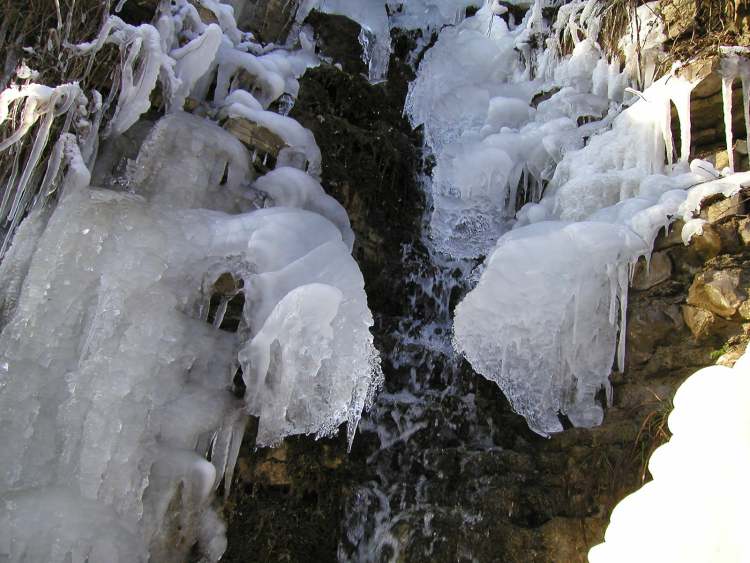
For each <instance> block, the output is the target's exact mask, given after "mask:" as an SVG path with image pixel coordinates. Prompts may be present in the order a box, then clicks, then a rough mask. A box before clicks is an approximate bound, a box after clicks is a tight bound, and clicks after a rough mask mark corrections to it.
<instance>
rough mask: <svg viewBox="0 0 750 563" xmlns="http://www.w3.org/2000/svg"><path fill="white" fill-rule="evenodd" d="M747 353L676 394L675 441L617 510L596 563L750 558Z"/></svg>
mask: <svg viewBox="0 0 750 563" xmlns="http://www.w3.org/2000/svg"><path fill="white" fill-rule="evenodd" d="M748 396H750V355H748V354H745V356H743V357H742V358H741V359H740V360H739V361H738V362H737V363H736V364H735V366H734V368H728V367H724V366H712V367H709V368H705V369H702V370H700V371H699V372H697V373H695V374H693V375H692V376H690V377H689V378H688V379H687V380H686V381H685V383H683V384H682V386H681V387H680V388H679V389H678V390H677V393H676V395H675V397H674V410H673V411H672V414H670V415H669V429H670V431H671V432H672V438H671V439H670V440H669V442H668V443H666V444H664V445H663V446H661V447H660V448H659V449H657V450H656V451H655V452H654V454H653V455H652V456H651V460H650V461H649V465H648V468H649V471H650V472H651V475H652V476H653V481H650V482H649V483H646V484H645V485H644V486H643V487H641V489H640V490H638V491H636V492H635V493H633V494H631V495H630V496H628V497H626V498H625V499H624V500H622V501H621V502H620V503H619V504H618V505H617V506H616V507H615V509H614V511H613V512H612V516H611V519H610V524H609V527H608V528H607V532H606V535H605V542H604V543H602V544H600V545H598V546H596V547H594V548H593V549H592V550H591V551H590V552H589V561H590V562H591V563H626V562H631V561H642V562H644V563H660V562H663V561H680V562H684V563H704V562H707V561H716V562H721V563H741V562H744V561H748V560H750V544H748V542H747V530H746V528H747V526H746V523H747V519H746V517H745V513H746V511H747V506H748V503H749V502H750V486H748V482H747V475H748V472H750V411H748V409H747V398H748Z"/></svg>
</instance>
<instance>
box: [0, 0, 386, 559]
mask: <svg viewBox="0 0 750 563" xmlns="http://www.w3.org/2000/svg"><path fill="white" fill-rule="evenodd" d="M201 4H202V5H203V7H205V8H208V9H210V10H211V11H212V12H213V13H214V15H215V16H216V19H217V21H218V23H211V24H208V25H206V24H204V23H203V22H201V20H200V18H199V17H198V13H197V11H196V8H195V7H194V6H193V5H192V4H189V3H188V2H186V1H182V0H178V1H176V2H172V3H171V4H169V5H168V6H167V5H165V6H164V8H165V9H166V11H165V12H164V11H162V12H160V16H159V17H158V18H157V24H156V25H154V26H152V25H150V24H143V25H141V26H139V27H134V26H130V25H128V24H125V23H124V22H122V20H120V19H119V18H116V17H112V18H110V19H109V20H108V21H107V22H106V24H105V26H104V28H103V30H102V32H101V33H100V35H99V37H98V39H96V40H95V41H92V42H91V43H88V44H83V45H77V46H74V47H71V49H73V50H74V51H76V52H78V53H79V54H82V55H87V56H93V55H94V54H95V53H97V51H98V50H99V49H100V48H101V47H102V45H104V44H105V43H107V42H112V43H115V44H116V45H119V46H120V48H121V49H122V50H123V59H122V64H123V68H122V73H121V76H122V79H121V82H120V84H119V85H118V86H117V90H116V92H115V93H114V94H113V98H112V99H113V101H114V100H116V104H115V105H116V107H115V110H114V112H113V114H112V117H111V119H110V120H108V121H107V122H106V123H105V124H104V127H103V131H104V135H105V136H107V137H109V140H110V141H111V140H112V139H116V138H118V137H120V136H122V135H123V134H124V133H125V132H128V131H129V130H131V129H133V130H135V129H138V130H139V131H140V130H145V131H147V132H148V133H147V135H146V136H145V139H144V140H143V141H142V143H140V150H139V151H138V154H137V157H134V158H132V159H131V160H129V161H127V159H125V160H126V161H127V166H125V170H126V172H125V175H124V176H123V177H122V178H119V179H118V181H117V182H112V183H111V184H112V186H113V188H115V189H103V188H102V187H97V186H95V185H92V183H91V173H90V170H92V169H93V167H94V165H95V164H96V154H97V145H98V143H97V140H96V137H98V135H97V133H98V131H99V125H100V124H101V121H102V116H103V111H102V104H101V96H99V95H98V94H96V93H95V94H94V95H93V99H94V100H95V102H96V103H95V104H94V107H93V111H94V115H93V116H91V115H90V114H89V113H87V112H88V105H87V99H86V98H85V97H84V96H83V93H82V92H81V90H80V88H79V87H78V86H77V85H74V84H71V85H65V86H60V87H58V88H56V89H52V88H47V87H44V86H39V85H31V86H24V87H22V88H18V87H12V88H11V89H9V90H6V91H5V92H3V93H2V94H0V122H2V121H5V119H6V117H7V115H8V114H9V113H12V112H19V111H20V113H21V116H22V119H21V120H20V122H19V123H20V126H19V127H18V128H17V129H16V130H15V131H14V132H12V133H11V135H10V136H8V137H7V138H6V139H5V140H4V141H3V145H2V147H1V148H2V149H7V148H8V147H10V146H12V145H14V144H15V143H17V142H19V140H20V139H22V138H23V137H24V135H26V134H27V133H28V132H29V130H30V128H31V126H32V125H33V124H34V122H35V121H37V120H40V119H41V120H42V126H41V127H40V128H38V129H37V130H36V140H35V142H34V143H35V144H34V146H33V151H32V154H31V157H30V158H29V159H28V162H27V164H26V169H25V170H24V172H23V177H22V178H21V179H20V180H21V181H20V182H16V181H15V178H11V182H10V183H9V184H8V186H6V191H5V199H4V202H3V210H4V217H5V216H10V215H13V214H15V215H13V216H14V217H17V218H20V217H21V216H22V215H23V213H24V211H25V210H26V208H27V207H28V206H26V207H24V202H26V203H29V204H30V203H31V200H32V197H33V196H34V194H37V195H36V199H35V203H34V205H32V206H31V207H32V209H31V211H30V213H29V215H28V217H27V218H26V219H25V220H24V221H23V223H21V225H20V227H19V228H18V229H16V230H15V232H14V237H13V243H12V245H11V246H10V248H9V250H8V252H7V254H6V255H5V257H4V259H3V261H2V263H0V286H1V287H2V291H1V292H0V315H1V316H0V329H1V332H0V381H1V383H0V449H2V452H3V453H2V463H0V554H2V558H3V559H4V560H6V559H7V560H8V561H11V562H29V563H32V562H33V563H36V562H39V561H49V562H64V561H102V562H104V561H106V562H116V561H129V562H130V561H148V560H151V561H160V562H161V561H164V562H166V561H182V560H185V558H186V557H187V554H188V551H189V550H190V549H192V548H193V547H194V546H195V545H197V546H198V549H199V551H200V554H201V557H202V558H203V559H202V560H205V561H217V560H219V558H220V557H221V555H222V553H223V551H224V548H225V545H226V540H225V538H224V534H223V523H222V522H221V521H220V519H219V517H218V515H217V514H216V512H215V511H214V509H213V507H212V503H213V500H214V496H215V493H216V492H217V490H219V488H220V487H222V488H223V491H224V492H225V493H227V492H228V491H229V488H230V485H231V479H232V472H233V468H234V464H235V462H236V459H237V455H238V452H239V447H240V443H241V441H242V437H243V433H244V429H245V425H246V421H247V419H248V417H249V416H254V417H257V419H258V432H257V437H256V444H258V445H272V444H277V443H278V442H280V441H281V440H282V439H283V438H284V437H286V436H289V435H292V434H301V433H306V434H315V435H317V436H328V435H331V434H334V433H335V432H337V431H338V428H339V427H340V426H341V425H342V424H344V423H346V424H347V430H348V437H349V441H350V443H351V440H352V438H353V436H354V432H355V430H356V427H357V424H358V422H359V418H360V416H361V413H362V410H363V408H364V407H365V405H366V403H367V402H368V401H369V400H371V398H372V394H373V393H374V391H375V389H376V388H377V386H378V385H379V382H380V378H381V377H382V376H381V375H380V371H379V357H378V354H377V351H376V350H375V348H374V346H373V339H372V335H371V334H370V330H369V329H370V327H371V326H372V323H373V319H372V315H371V313H370V311H369V309H368V307H367V298H366V295H365V292H364V281H363V278H362V274H361V273H360V271H359V268H358V266H357V264H356V262H355V261H354V259H353V258H352V256H351V249H352V244H353V239H354V236H353V233H352V231H351V228H350V226H349V220H348V217H347V214H346V212H345V210H344V209H343V207H341V205H340V204H338V203H337V202H336V201H335V200H334V199H333V198H331V197H330V196H328V195H326V194H325V192H324V191H323V188H322V187H321V186H320V184H319V183H318V182H317V180H316V179H315V176H316V175H317V174H319V172H320V151H319V149H318V148H317V145H316V144H315V140H314V138H313V136H312V134H311V133H310V132H309V131H307V130H306V129H304V128H303V127H301V126H300V125H299V124H298V123H296V122H295V121H294V120H292V119H290V118H288V117H284V116H281V115H278V114H275V113H273V112H271V111H269V110H268V109H267V108H268V106H269V105H270V104H271V103H272V102H274V101H275V100H276V99H277V98H279V97H280V96H282V95H284V94H288V95H290V96H292V97H293V96H295V95H296V93H297V89H298V87H299V85H298V83H297V78H298V77H299V76H300V75H301V74H302V73H304V71H305V69H306V68H308V66H309V65H312V64H316V61H317V59H316V57H315V56H314V54H312V53H311V52H308V51H305V50H304V49H303V50H301V51H299V50H298V51H286V50H281V49H277V48H274V49H272V50H268V51H264V50H263V48H262V47H261V46H260V45H257V44H256V43H254V42H253V41H252V37H251V36H249V35H248V34H244V33H242V32H240V31H239V30H238V29H237V27H236V24H235V23H234V19H233V17H232V11H231V8H230V7H229V6H226V5H224V4H220V3H218V2H213V1H211V0H201ZM243 72H244V73H247V74H246V75H244V76H242V73H243ZM214 79H216V80H217V87H216V89H215V96H214V97H213V99H206V96H207V92H208V85H210V83H211V82H212V81H213V80H214ZM159 80H161V84H162V88H163V93H164V100H165V110H166V115H165V116H164V117H162V118H161V119H159V120H158V121H157V122H156V123H155V124H153V125H151V124H150V122H148V121H139V120H140V119H141V116H142V115H143V113H144V112H146V111H147V110H148V109H149V107H150V105H151V102H150V97H151V93H152V90H153V89H154V88H155V86H156V84H157V81H159ZM188 96H190V97H192V98H193V99H194V100H196V101H197V104H198V105H199V107H200V113H201V114H202V116H199V115H193V114H189V113H186V112H184V111H183V109H182V108H183V105H184V103H185V100H186V98H187V97H188ZM63 114H67V115H68V116H69V120H70V121H71V122H72V121H74V120H76V121H87V123H88V125H89V126H88V127H87V128H84V127H80V128H76V132H77V133H79V134H78V135H76V134H73V133H70V132H65V133H63V134H62V136H61V137H60V139H59V140H58V141H57V143H56V144H55V146H54V148H53V150H52V157H51V159H50V165H49V166H48V169H47V173H46V174H45V175H44V178H43V179H41V181H40V183H41V186H42V188H43V189H42V191H39V184H36V185H31V184H32V183H33V182H30V180H29V179H30V178H32V177H34V175H33V174H32V172H34V169H35V168H36V167H37V165H38V161H39V158H40V154H41V152H42V150H43V149H44V146H45V145H46V144H47V137H48V135H49V131H50V123H51V121H52V120H53V119H54V118H55V117H58V116H61V115H63ZM229 117H234V118H244V119H248V120H252V122H253V123H254V124H255V125H256V126H260V127H265V128H267V129H268V130H270V131H271V132H272V133H274V134H276V135H278V137H280V138H281V139H282V141H283V142H284V143H285V144H284V146H281V147H279V151H280V152H279V159H278V162H279V165H280V166H279V167H278V168H277V169H275V170H271V171H270V172H268V173H266V174H265V175H264V176H262V177H260V178H256V172H255V170H254V168H253V160H252V158H251V152H250V151H249V150H248V148H247V147H246V146H245V145H244V144H243V143H242V142H240V140H238V139H237V138H235V137H234V136H233V135H232V134H230V133H229V132H227V131H226V130H225V129H224V128H222V127H221V126H220V123H222V122H223V121H224V120H226V119H227V118H229ZM86 118H89V119H88V120H87V119H86ZM136 123H137V124H138V127H135V125H136ZM81 133H88V134H91V135H93V137H95V138H94V139H93V140H92V139H91V137H90V136H85V135H83V134H81ZM134 135H135V133H134ZM136 138H137V137H136ZM113 147H114V148H113ZM116 147H117V145H116V144H110V145H109V147H108V149H107V150H108V151H110V152H112V151H114V156H112V155H111V154H108V156H107V158H109V159H111V161H112V162H110V161H109V160H108V161H107V162H106V163H105V165H104V166H103V169H104V172H103V173H102V174H103V177H105V179H106V176H107V174H108V173H114V172H113V170H110V169H111V168H112V166H111V165H112V163H113V162H114V163H115V164H117V163H116V161H117V158H118V154H117V150H116ZM296 153H301V154H303V155H305V158H306V163H307V170H308V173H306V172H305V171H303V170H300V169H298V168H299V166H298V168H291V167H289V166H283V164H285V163H287V164H295V163H296V164H300V163H299V162H298V161H297V160H295V159H294V158H293V156H294V154H296ZM119 157H120V158H125V157H124V156H123V155H122V154H120V155H119ZM302 168H304V166H303V167H302ZM36 177H37V179H38V178H39V177H38V175H37V176H36ZM14 182H15V183H14ZM53 187H54V189H52V188H53ZM48 188H49V189H48ZM123 188H124V189H123ZM14 190H15V191H14ZM13 194H15V196H13ZM11 197H13V198H14V199H13V200H12V201H11ZM11 203H12V206H11ZM238 307H239V309H238Z"/></svg>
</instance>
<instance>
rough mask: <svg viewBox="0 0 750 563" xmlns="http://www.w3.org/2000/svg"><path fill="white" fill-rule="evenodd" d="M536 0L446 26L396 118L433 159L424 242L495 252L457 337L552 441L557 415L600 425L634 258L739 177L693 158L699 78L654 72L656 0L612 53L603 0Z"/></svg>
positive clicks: (619, 352) (460, 252) (659, 37)
mask: <svg viewBox="0 0 750 563" xmlns="http://www.w3.org/2000/svg"><path fill="white" fill-rule="evenodd" d="M544 5H545V4H544V2H541V1H536V2H533V3H529V10H528V12H527V14H526V16H525V18H524V19H523V21H522V22H517V23H516V22H513V20H512V19H511V18H507V20H506V18H503V17H500V16H501V15H503V14H502V10H498V9H496V7H494V8H493V5H492V4H491V3H487V4H486V5H485V7H483V8H482V9H480V10H479V12H478V13H477V14H476V15H475V16H474V17H471V18H468V19H466V20H464V21H463V22H462V23H460V24H459V25H457V26H455V27H450V28H446V29H444V30H443V31H442V32H441V34H440V36H439V38H438V41H437V43H436V44H435V46H434V47H433V48H431V49H430V50H429V51H428V52H427V54H426V55H425V57H424V60H423V62H422V63H421V65H420V67H419V71H418V75H417V79H416V80H415V82H413V83H412V85H411V87H410V90H409V96H408V99H407V104H406V111H407V114H408V115H409V118H410V119H411V122H412V124H413V125H415V126H416V125H423V126H424V133H425V140H426V144H427V148H428V149H429V150H430V151H432V152H433V154H434V156H435V159H436V166H435V168H434V172H433V181H432V184H431V185H432V188H431V193H430V195H431V199H432V206H433V211H432V217H431V224H430V229H431V232H430V235H431V238H432V240H433V242H434V244H435V247H436V248H437V249H438V250H439V251H441V252H444V253H446V254H448V255H450V256H452V257H453V258H458V259H462V258H463V259H465V258H477V257H483V256H488V258H487V259H486V262H485V269H484V271H483V274H482V277H481V280H480V282H479V284H478V286H477V287H476V289H475V290H474V291H472V292H471V293H469V295H468V296H467V297H466V298H465V299H464V301H463V302H462V303H461V304H459V306H458V307H457V308H456V312H455V326H454V339H455V345H456V348H457V349H458V350H459V351H460V352H461V353H463V354H465V355H466V357H467V358H468V359H469V361H470V362H471V363H472V365H473V367H474V368H475V369H476V370H477V371H478V372H479V373H480V374H482V375H484V376H485V377H487V378H489V379H491V380H493V381H495V382H496V383H498V385H499V386H500V387H501V388H502V389H503V391H504V392H505V394H506V395H507V396H508V397H509V399H510V401H511V403H512V404H513V406H514V407H515V409H516V410H517V411H518V412H520V413H521V414H523V415H524V416H525V417H526V418H527V421H528V422H529V425H530V426H531V428H533V429H534V430H535V431H537V432H539V433H541V434H545V435H546V434H548V433H550V432H555V431H559V430H561V429H562V423H561V421H560V420H559V417H560V415H564V416H566V417H567V418H568V419H569V420H570V422H572V423H573V424H574V425H576V426H593V425H596V424H598V423H600V422H601V420H602V416H603V408H602V404H600V401H599V400H598V399H597V396H598V394H599V391H600V390H603V391H604V392H605V393H604V397H606V398H607V399H606V401H607V402H608V401H609V399H610V394H611V393H610V386H609V382H608V377H609V373H610V371H611V368H612V366H613V363H614V361H615V358H617V363H618V364H619V366H620V368H621V369H622V366H623V362H624V339H623V338H619V335H621V334H624V333H625V326H624V322H625V315H626V297H627V286H628V281H629V275H630V268H631V266H632V265H633V264H634V263H635V262H636V260H637V259H638V258H639V257H640V256H646V257H648V256H649V255H650V251H651V246H652V244H653V241H654V239H655V238H656V235H657V234H658V232H659V230H660V229H662V228H666V227H667V226H668V225H669V224H670V223H671V221H672V220H673V219H674V218H675V217H678V216H682V217H684V218H685V219H686V220H687V221H689V220H690V219H691V218H692V215H693V211H694V210H695V208H696V207H697V206H698V205H699V203H700V199H699V194H703V193H705V192H706V191H711V190H713V189H719V190H720V191H727V192H732V191H736V190H737V189H739V187H740V185H742V184H743V183H744V182H746V181H747V179H748V178H747V177H746V175H738V176H734V177H730V178H729V179H727V180H726V181H723V180H720V181H717V180H716V179H717V178H719V176H720V174H719V172H717V171H716V170H713V168H712V167H711V166H710V165H708V166H707V165H704V164H701V163H694V165H693V166H691V167H688V162H687V161H688V157H689V147H690V142H691V139H690V123H689V116H690V111H689V100H690V92H691V90H692V89H693V87H694V86H695V84H694V83H692V82H690V81H689V80H687V79H686V78H684V77H683V76H682V74H681V73H680V69H679V67H678V66H676V67H675V68H673V69H672V71H671V72H670V73H668V75H666V76H664V77H663V78H661V79H660V80H657V81H654V79H655V68H656V64H657V62H658V57H659V49H660V43H661V42H662V41H663V39H664V35H663V32H662V29H661V27H660V24H659V22H658V20H657V19H656V18H655V17H654V15H653V11H652V8H653V6H652V5H651V4H649V5H644V6H642V7H641V8H639V9H638V11H637V12H636V18H638V25H635V23H634V22H631V25H630V27H629V29H628V32H627V33H626V34H625V36H624V37H623V38H622V40H621V41H620V47H621V50H622V51H623V53H624V54H625V61H622V63H621V62H620V61H618V60H617V59H608V58H607V56H606V54H605V53H604V51H603V50H602V48H601V47H600V46H599V44H598V43H597V39H598V34H599V30H600V27H601V26H600V23H601V22H600V16H601V12H602V9H603V7H604V4H602V3H599V2H596V1H573V2H569V3H566V4H564V5H562V6H560V7H559V9H558V10H557V15H556V19H555V20H554V21H553V22H549V21H546V20H545V18H544V17H543V7H544ZM566 40H567V41H570V42H571V43H572V50H571V51H570V52H569V53H568V54H565V52H564V51H563V49H562V44H563V43H564V42H565V41H566ZM636 44H638V47H636ZM726 57H727V60H728V62H725V63H724V64H723V66H724V68H725V70H724V74H725V77H726V76H734V75H738V73H739V72H740V71H739V70H736V71H735V70H733V69H742V68H744V65H745V63H744V59H742V58H741V57H739V62H738V61H736V60H735V59H734V58H732V57H738V56H737V55H736V54H735V53H733V52H732V53H728V54H727V55H726ZM623 63H624V64H623ZM727 69H728V70H727ZM725 81H726V80H725ZM730 87H731V84H730ZM635 88H643V91H642V92H639V91H637V90H635ZM671 104H674V105H675V106H676V108H677V113H678V117H679V119H680V125H681V131H682V138H681V146H682V151H681V154H680V155H676V156H675V154H674V152H675V151H674V139H672V133H671V124H670V105H671ZM717 182H718V184H722V182H725V184H722V186H723V187H721V188H718V187H717V186H718V184H717ZM696 185H698V187H696ZM524 202H527V203H526V205H524V206H523V207H522V208H521V209H520V210H519V211H518V212H516V210H517V209H518V207H519V206H521V204H523V203H524ZM691 225H692V223H691ZM511 229H512V230H511Z"/></svg>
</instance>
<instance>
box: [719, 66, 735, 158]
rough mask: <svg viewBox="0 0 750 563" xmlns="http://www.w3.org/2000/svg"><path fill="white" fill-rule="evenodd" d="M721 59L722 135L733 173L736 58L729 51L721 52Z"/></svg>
mask: <svg viewBox="0 0 750 563" xmlns="http://www.w3.org/2000/svg"><path fill="white" fill-rule="evenodd" d="M723 55H724V56H723V57H722V59H721V70H720V73H721V98H722V102H723V104H724V135H725V138H726V145H727V155H728V157H729V171H730V172H734V136H733V133H732V86H733V84H734V79H735V78H737V74H738V68H737V63H738V56H737V54H736V53H733V52H731V51H723Z"/></svg>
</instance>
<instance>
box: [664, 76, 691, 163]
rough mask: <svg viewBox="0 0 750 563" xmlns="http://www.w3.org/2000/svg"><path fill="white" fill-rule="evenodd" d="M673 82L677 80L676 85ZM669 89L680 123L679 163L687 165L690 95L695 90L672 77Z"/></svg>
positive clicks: (689, 133) (684, 82) (686, 83)
mask: <svg viewBox="0 0 750 563" xmlns="http://www.w3.org/2000/svg"><path fill="white" fill-rule="evenodd" d="M675 80H677V82H676V83H675V82H674V81H675ZM669 87H670V89H669V92H670V99H671V100H672V102H674V105H675V107H676V108H677V116H678V119H679V121H680V162H683V163H687V162H688V161H689V160H690V144H691V143H692V138H691V128H692V124H691V122H690V94H691V93H692V91H693V88H695V84H692V83H690V82H688V81H686V80H682V79H678V78H677V77H674V78H673V79H672V81H670V83H669Z"/></svg>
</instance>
